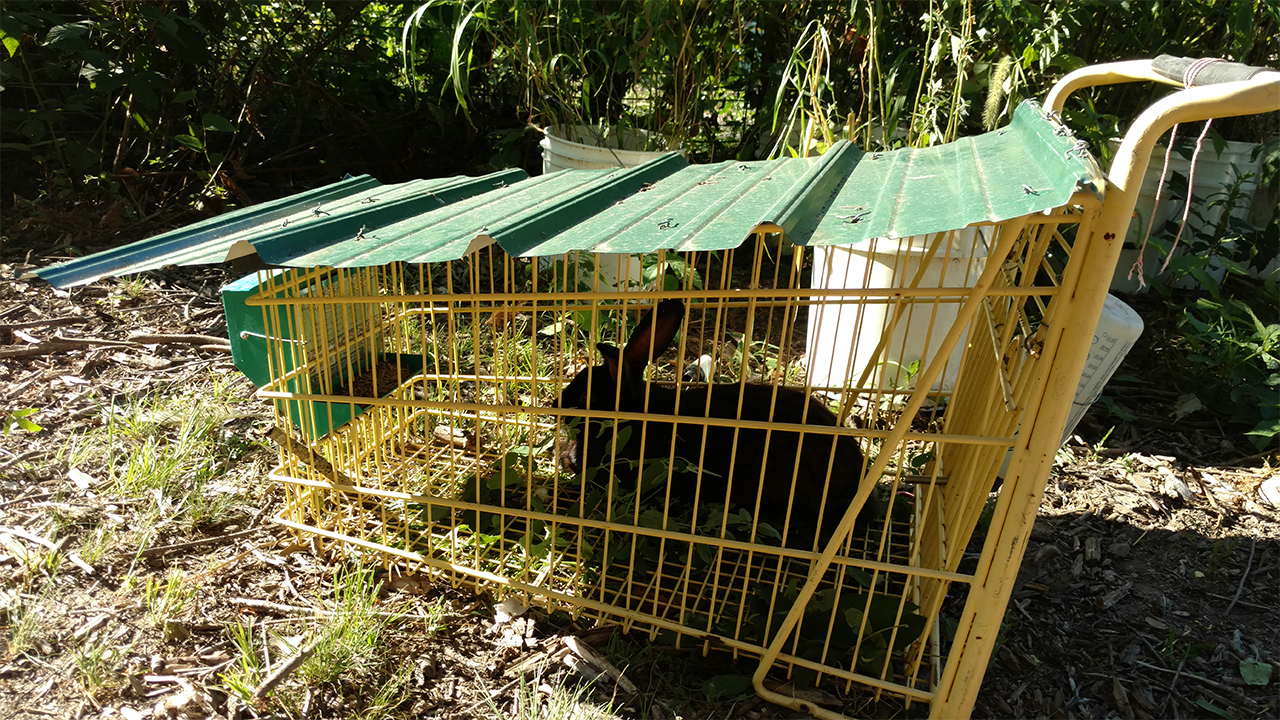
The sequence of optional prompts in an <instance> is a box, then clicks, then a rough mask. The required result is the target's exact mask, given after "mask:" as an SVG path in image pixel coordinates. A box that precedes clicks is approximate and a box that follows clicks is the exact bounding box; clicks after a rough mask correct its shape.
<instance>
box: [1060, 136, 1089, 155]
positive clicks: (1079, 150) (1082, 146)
mask: <svg viewBox="0 0 1280 720" xmlns="http://www.w3.org/2000/svg"><path fill="white" fill-rule="evenodd" d="M1088 152H1089V142H1088V141H1087V140H1077V141H1076V144H1075V145H1072V146H1071V147H1069V148H1067V149H1066V150H1065V151H1064V152H1063V153H1062V156H1063V157H1067V156H1069V155H1071V154H1072V153H1075V154H1076V155H1078V156H1079V157H1082V158H1083V157H1084V156H1085V155H1086V154H1088Z"/></svg>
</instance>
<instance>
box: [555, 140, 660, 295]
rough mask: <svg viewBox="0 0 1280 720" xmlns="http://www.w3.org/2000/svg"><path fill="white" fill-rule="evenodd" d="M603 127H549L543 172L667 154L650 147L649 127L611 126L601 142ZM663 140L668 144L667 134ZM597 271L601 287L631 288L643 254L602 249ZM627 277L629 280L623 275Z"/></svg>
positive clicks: (639, 160)
mask: <svg viewBox="0 0 1280 720" xmlns="http://www.w3.org/2000/svg"><path fill="white" fill-rule="evenodd" d="M600 135H601V132H600V129H599V128H597V127H595V126H593V125H569V126H559V127H555V128H548V130H547V133H546V136H545V137H543V138H542V142H541V143H539V145H540V147H541V148H542V172H543V173H552V172H556V171H557V170H602V169H604V168H611V167H635V166H637V165H643V164H644V163H646V162H648V161H650V160H653V159H654V158H656V157H659V156H661V155H665V154H666V153H667V152H668V151H667V150H659V151H650V150H642V149H641V148H644V147H648V146H649V140H650V135H649V133H648V132H647V131H645V130H635V129H632V128H622V129H621V130H618V129H617V128H614V127H611V128H609V132H608V137H606V138H605V139H604V142H603V143H599V142H597V138H599V137H600ZM659 144H663V145H665V144H666V141H665V138H661V139H660V140H659ZM595 262H596V268H595V269H596V273H597V274H599V276H600V285H601V287H600V289H601V290H623V291H625V290H627V289H628V288H629V287H635V286H638V285H639V284H640V279H641V264H640V256H639V255H626V254H620V253H601V254H599V255H596V256H595ZM623 277H626V280H627V281H626V283H620V282H619V280H620V278H623Z"/></svg>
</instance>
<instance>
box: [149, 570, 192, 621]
mask: <svg viewBox="0 0 1280 720" xmlns="http://www.w3.org/2000/svg"><path fill="white" fill-rule="evenodd" d="M196 590H197V588H196V586H195V585H194V584H192V583H191V582H189V581H188V579H187V576H186V573H184V572H182V571H181V570H179V569H177V568H173V569H171V570H170V571H169V575H168V577H167V578H165V579H164V580H161V579H160V578H157V577H149V578H147V580H146V586H145V588H144V591H143V592H144V598H145V604H146V608H147V621H148V622H149V623H150V624H151V625H153V626H154V627H157V628H159V627H163V626H164V622H165V620H168V619H170V618H177V617H181V616H182V615H183V614H184V613H185V612H186V610H187V607H188V606H189V605H190V604H191V600H192V599H193V598H194V597H195V595H196Z"/></svg>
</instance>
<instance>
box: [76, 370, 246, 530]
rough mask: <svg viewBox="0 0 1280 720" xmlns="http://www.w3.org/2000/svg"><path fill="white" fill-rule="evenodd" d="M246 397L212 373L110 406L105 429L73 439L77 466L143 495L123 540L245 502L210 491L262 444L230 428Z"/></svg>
mask: <svg viewBox="0 0 1280 720" xmlns="http://www.w3.org/2000/svg"><path fill="white" fill-rule="evenodd" d="M244 402H246V400H245V399H244V398H241V397H238V396H237V394H236V389H235V388H234V385H233V383H232V382H231V381H229V380H228V379H227V378H225V377H221V376H217V375H213V376H210V378H209V381H208V383H206V384H203V385H201V387H200V388H199V389H198V390H190V391H183V392H176V393H173V394H167V395H153V396H147V397H144V398H142V399H137V400H130V401H127V402H125V403H122V404H118V405H115V406H111V407H105V408H103V412H102V420H103V425H102V427H100V428H98V429H96V430H94V431H92V432H89V433H86V434H84V435H81V436H78V437H76V438H73V440H72V442H71V447H70V451H69V452H68V455H67V460H68V462H69V464H70V465H71V466H73V467H88V468H94V469H95V470H94V474H96V475H97V476H98V477H101V478H102V482H101V485H100V488H99V490H101V491H103V492H105V493H109V494H114V495H117V496H123V497H124V498H126V499H134V500H139V501H141V502H139V503H138V504H137V507H138V508H139V509H140V512H139V514H138V516H136V517H135V518H133V520H134V522H132V523H131V528H132V530H131V533H129V534H128V535H127V536H125V537H120V538H119V541H121V542H125V543H131V542H132V543H136V542H137V541H138V540H141V539H145V538H147V537H149V536H150V535H152V531H153V530H154V529H155V528H157V527H159V526H162V525H165V524H169V523H174V522H176V523H179V524H181V525H184V526H187V527H198V526H200V525H203V524H207V523H210V522H215V521H217V520H219V519H221V518H223V517H225V516H226V515H227V513H228V512H229V510H230V509H231V508H232V507H234V506H235V505H236V504H237V503H239V502H242V501H243V498H242V496H239V495H238V494H236V493H228V492H211V491H210V486H211V484H212V483H213V482H214V481H215V480H216V479H217V478H219V477H221V476H222V475H223V473H224V472H225V469H226V468H227V467H228V466H230V465H231V464H233V463H234V462H235V461H236V460H238V459H240V458H241V457H243V456H244V455H246V454H248V453H249V452H252V451H254V450H256V449H257V448H258V447H259V445H258V444H257V443H254V442H247V441H245V440H244V439H243V438H239V437H237V436H235V435H234V434H232V433H228V432H226V431H225V430H224V423H225V422H226V421H227V420H228V419H231V418H234V417H237V416H238V414H239V413H238V412H237V408H236V406H237V405H239V404H241V403H244ZM101 552H105V548H103V549H102V550H101ZM101 552H99V554H101Z"/></svg>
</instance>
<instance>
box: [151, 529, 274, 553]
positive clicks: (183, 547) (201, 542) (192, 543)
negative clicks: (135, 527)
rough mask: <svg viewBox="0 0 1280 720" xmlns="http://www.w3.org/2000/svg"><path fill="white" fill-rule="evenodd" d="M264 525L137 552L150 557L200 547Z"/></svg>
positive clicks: (250, 531) (250, 532)
mask: <svg viewBox="0 0 1280 720" xmlns="http://www.w3.org/2000/svg"><path fill="white" fill-rule="evenodd" d="M266 527H267V526H266V525H259V526H258V527H255V528H250V529H248V530H241V531H240V532H236V533H231V534H230V535H219V536H218V537H211V538H205V539H203V540H192V541H190V542H183V543H177V544H174V545H163V546H161V547H153V548H147V549H146V550H142V551H141V552H139V553H138V557H151V556H152V555H163V554H165V553H167V552H169V551H171V550H186V549H187V548H193V547H200V546H201V545H212V544H214V543H220V542H225V541H227V540H234V539H236V538H240V537H244V536H246V535H252V534H254V533H257V532H261V531H262V530H265V529H266Z"/></svg>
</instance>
